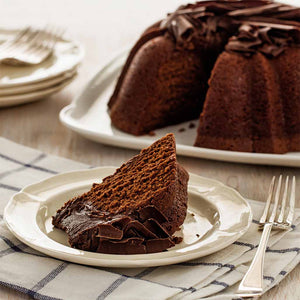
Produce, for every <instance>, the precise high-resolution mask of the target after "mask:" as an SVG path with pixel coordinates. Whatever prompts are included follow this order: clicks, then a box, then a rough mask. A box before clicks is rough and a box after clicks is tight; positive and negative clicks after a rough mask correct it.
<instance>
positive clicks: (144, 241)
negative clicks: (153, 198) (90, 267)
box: [54, 200, 175, 254]
mask: <svg viewBox="0 0 300 300" xmlns="http://www.w3.org/2000/svg"><path fill="white" fill-rule="evenodd" d="M61 215H62V216H63V218H62V219H61V220H60V224H59V227H60V228H61V229H63V230H65V231H66V233H67V234H68V235H69V236H70V239H69V242H70V244H71V246H72V247H75V248H79V249H83V250H85V249H86V250H90V249H92V250H94V251H97V252H102V253H111V254H121V253H122V254H126V253H131V254H140V253H154V252H158V251H163V250H165V249H167V248H169V247H171V246H174V245H175V242H174V241H173V240H174V238H173V237H172V236H171V235H169V233H168V232H167V231H166V230H165V228H164V227H163V225H164V224H167V222H168V220H167V218H166V217H165V216H164V214H163V213H162V212H160V211H159V210H158V209H157V208H156V207H155V206H153V205H149V206H146V207H144V208H142V209H140V210H139V211H138V212H137V214H129V215H110V214H108V213H105V212H99V211H97V210H95V209H94V208H93V207H92V206H89V205H84V206H83V207H82V206H81V205H80V202H79V201H76V200H75V201H74V202H73V203H72V205H71V206H68V209H66V211H62V212H61ZM54 220H55V219H54ZM57 225H58V224H57ZM87 237H88V238H87Z"/></svg>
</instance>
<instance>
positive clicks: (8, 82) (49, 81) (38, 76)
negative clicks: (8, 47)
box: [0, 29, 84, 107]
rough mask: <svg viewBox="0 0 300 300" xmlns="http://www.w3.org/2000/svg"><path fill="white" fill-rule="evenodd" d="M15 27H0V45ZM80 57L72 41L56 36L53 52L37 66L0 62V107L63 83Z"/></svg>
mask: <svg viewBox="0 0 300 300" xmlns="http://www.w3.org/2000/svg"><path fill="white" fill-rule="evenodd" d="M17 32H18V31H17V30H6V29H0V44H1V43H3V42H5V41H6V40H7V39H11V38H12V37H13V36H14V35H16V34H17ZM83 56H84V51H83V48H82V47H81V46H80V45H79V44H78V43H75V42H74V41H70V40H67V39H63V38H62V39H60V40H59V41H58V43H57V44H56V46H55V49H54V52H53V55H51V56H50V57H49V58H48V59H47V60H45V61H44V62H42V63H41V64H39V65H37V66H18V67H17V66H9V65H4V64H1V65H0V107H4V106H11V105H17V104H21V103H27V102H31V101H35V100H39V99H43V98H45V97H46V96H49V95H51V94H53V93H56V92H58V91H60V90H61V89H62V88H64V87H65V86H67V85H68V84H69V83H70V82H72V80H73V79H74V78H75V77H76V75H77V68H78V65H79V63H80V62H81V60H82V58H83Z"/></svg>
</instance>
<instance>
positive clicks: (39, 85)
mask: <svg viewBox="0 0 300 300" xmlns="http://www.w3.org/2000/svg"><path fill="white" fill-rule="evenodd" d="M76 73H77V68H75V69H72V70H71V71H67V72H65V73H63V74H61V75H58V76H55V77H53V78H50V79H46V80H42V81H39V82H34V83H32V84H25V85H17V86H14V87H10V88H0V97H3V96H11V95H17V94H24V93H29V92H36V91H39V90H42V89H45V88H48V87H52V86H54V85H56V84H59V83H61V82H63V81H65V80H67V79H69V78H72V77H73V76H74V75H75V74H76Z"/></svg>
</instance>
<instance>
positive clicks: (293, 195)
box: [286, 176, 296, 225]
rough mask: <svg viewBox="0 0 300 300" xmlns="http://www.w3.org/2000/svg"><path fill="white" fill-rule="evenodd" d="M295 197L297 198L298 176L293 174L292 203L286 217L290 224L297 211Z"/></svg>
mask: <svg viewBox="0 0 300 300" xmlns="http://www.w3.org/2000/svg"><path fill="white" fill-rule="evenodd" d="M295 198H296V177H295V176H293V181H292V187H291V196H290V204H289V209H290V210H289V213H288V216H287V218H286V222H287V223H288V224H289V225H292V222H293V218H294V213H295Z"/></svg>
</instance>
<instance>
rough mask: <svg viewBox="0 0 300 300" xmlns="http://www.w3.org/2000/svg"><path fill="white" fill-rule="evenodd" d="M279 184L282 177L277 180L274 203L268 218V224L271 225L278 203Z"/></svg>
mask: <svg viewBox="0 0 300 300" xmlns="http://www.w3.org/2000/svg"><path fill="white" fill-rule="evenodd" d="M281 182H282V175H280V176H279V179H278V184H277V189H276V193H275V202H274V206H273V210H272V213H271V216H270V218H269V222H270V223H273V222H274V220H275V217H276V212H277V207H278V203H279V196H280V190H281Z"/></svg>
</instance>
